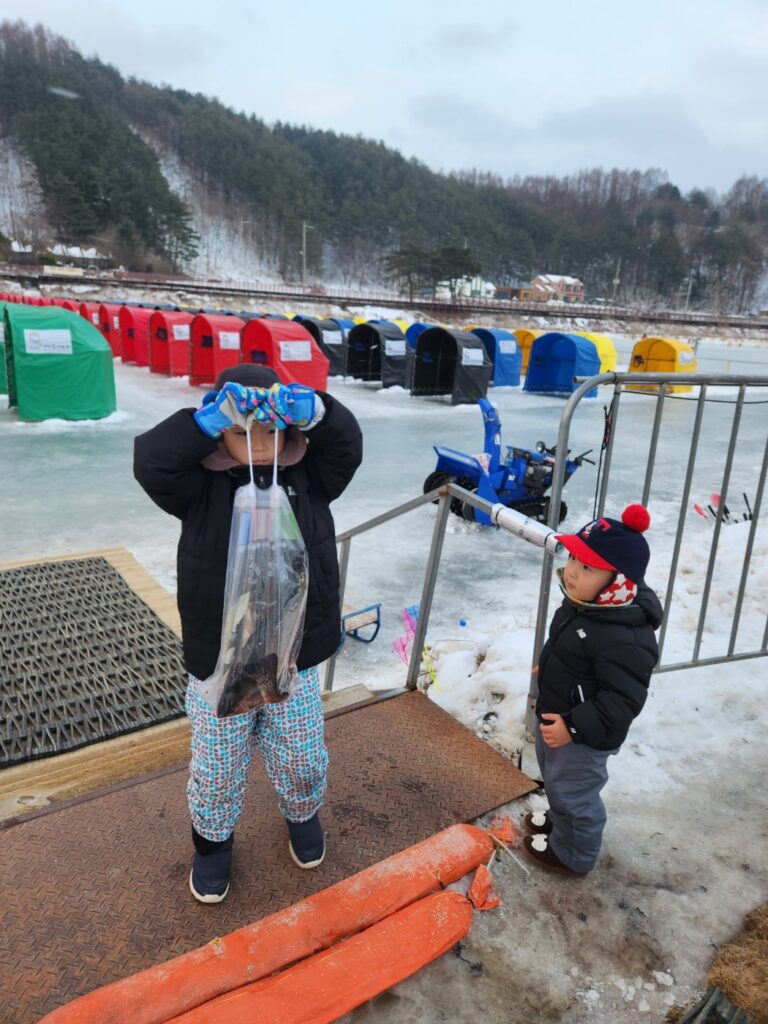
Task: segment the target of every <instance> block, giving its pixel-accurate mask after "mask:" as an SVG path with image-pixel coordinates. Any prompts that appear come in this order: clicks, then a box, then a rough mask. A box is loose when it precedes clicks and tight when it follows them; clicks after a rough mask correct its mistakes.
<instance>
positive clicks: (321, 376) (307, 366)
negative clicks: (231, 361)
mask: <svg viewBox="0 0 768 1024" xmlns="http://www.w3.org/2000/svg"><path fill="white" fill-rule="evenodd" d="M240 344H241V348H242V352H243V362H244V363H261V364H263V365H266V366H271V367H272V369H273V370H274V371H275V372H276V373H277V375H278V376H279V377H280V380H281V381H283V383H284V384H292V383H297V384H306V385H308V387H311V388H315V389H316V390H320V391H324V390H325V388H326V385H327V384H328V367H329V365H330V362H329V360H328V357H327V356H326V355H324V354H323V353H322V352H321V351H320V348H319V346H318V344H317V342H316V341H315V339H314V338H313V337H312V335H311V334H310V333H309V331H308V330H307V329H306V327H302V325H301V324H298V323H296V322H295V321H293V320H267V319H264V320H255V319H254V320H249V321H248V323H247V324H246V325H245V327H244V329H243V335H242V340H241V343H240Z"/></svg>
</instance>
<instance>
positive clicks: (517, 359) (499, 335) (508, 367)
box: [467, 327, 523, 388]
mask: <svg viewBox="0 0 768 1024" xmlns="http://www.w3.org/2000/svg"><path fill="white" fill-rule="evenodd" d="M467 331H468V332H469V333H470V334H476V335H477V337H478V338H479V339H480V341H482V343H483V344H484V345H485V351H486V352H487V353H488V358H489V359H490V360H491V366H492V370H491V384H493V385H494V386H495V387H497V388H501V387H512V388H516V387H518V386H519V384H520V367H521V365H522V362H523V354H522V352H521V351H520V346H519V344H518V343H517V338H516V337H515V336H514V334H511V333H510V332H509V331H505V330H504V328H503V327H472V328H469V327H468V328H467Z"/></svg>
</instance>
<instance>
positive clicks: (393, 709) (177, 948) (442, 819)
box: [0, 692, 536, 1024]
mask: <svg viewBox="0 0 768 1024" xmlns="http://www.w3.org/2000/svg"><path fill="white" fill-rule="evenodd" d="M326 739H327V743H328V748H329V753H330V778H329V790H328V797H327V801H326V806H325V808H324V809H323V811H322V817H323V821H324V824H325V827H326V832H327V836H328V855H327V857H326V860H325V862H324V863H323V865H322V866H321V867H320V868H318V869H317V870H316V871H302V870H301V869H299V868H297V867H295V866H294V864H293V863H292V861H291V860H290V858H289V856H288V836H287V831H286V827H285V823H284V821H283V820H282V818H281V816H280V813H279V811H278V809H277V804H276V799H275V795H274V792H273V790H272V788H271V786H270V784H269V782H268V781H267V778H266V775H265V774H264V771H263V769H262V768H261V765H260V764H257V763H255V764H254V768H253V770H252V773H251V779H250V786H249V792H248V797H247V799H246V805H245V810H244V812H243V815H242V818H241V819H240V822H239V823H238V826H237V829H236V833H235V855H234V868H233V876H232V888H231V890H230V894H229V895H228V897H227V899H226V900H225V901H224V903H222V904H220V905H218V906H202V905H201V904H199V903H197V902H196V901H195V900H194V899H193V898H192V896H191V894H190V892H189V889H188V887H187V879H188V876H189V870H190V864H191V855H192V844H191V837H190V826H189V817H188V812H187V806H186V797H185V785H186V768H185V767H181V768H177V769H173V770H170V771H166V772H164V773H160V774H156V775H154V776H151V777H148V778H145V779H143V780H136V781H135V782H134V783H132V784H124V785H122V786H120V787H116V788H114V789H113V790H110V791H108V792H103V793H102V794H100V795H91V797H89V798H81V799H80V800H79V801H75V802H73V803H71V804H69V805H59V807H58V808H57V809H52V810H50V811H42V812H35V814H33V815H31V816H29V818H27V819H25V820H23V821H20V822H17V823H15V824H13V823H6V828H5V829H4V830H3V829H2V826H0V845H1V846H2V852H3V857H2V861H3V870H2V874H1V875H0V906H1V907H2V919H3V927H2V929H0V964H2V965H3V970H2V972H0V1007H2V1011H0V1019H2V1020H6V1019H7V1020H9V1021H13V1024H33V1022H36V1021H38V1020H39V1019H40V1017H42V1016H43V1014H44V1013H46V1012H48V1011H50V1010H52V1009H54V1008H55V1007H57V1006H59V1005H61V1004H63V1003H66V1002H68V1001H69V1000H71V999H73V998H75V997H76V996H78V995H82V994H83V993H85V992H89V991H91V990H92V989H94V988H97V987H98V986H100V985H104V984H106V983H107V982H110V981H115V980H117V979H118V978H122V977H126V976H127V975H130V974H133V973H135V972H136V971H139V970H142V969H143V968H145V967H148V966H150V965H152V964H156V963H161V962H163V961H165V960H168V959H169V958H170V957H173V956H176V955H178V954H180V953H183V952H186V951H187V950H190V949H194V948H196V947H197V946H200V945H203V944H204V943H206V942H208V941H210V940H211V939H212V938H214V937H215V936H217V935H223V934H226V933H227V932H230V931H233V930H234V929H236V928H239V927H242V926H243V925H245V924H248V923H250V922H252V921H256V920H258V919H259V918H261V917H264V916H265V915H267V914H270V913H273V912H274V911H276V910H279V909H280V908H281V907H285V906H288V905H290V904H291V903H293V902H294V901H296V900H298V899H302V898H303V897H305V896H309V895H310V894H311V893H313V892H317V891H319V890H320V889H323V888H325V887H326V886H328V885H332V884H333V883H334V882H338V881H340V880H341V879H342V878H346V877H348V876H349V875H351V874H353V873H354V872H356V871H359V870H361V869H362V868H364V867H368V866H369V865H371V864H374V863H376V862H377V861H379V860H383V859H384V858H385V857H389V856H390V855H391V854H393V853H397V852H398V851H399V850H403V849H405V848H406V847H408V846H410V845H411V844H413V843H416V842H419V841H420V840H422V839H426V838H427V837H428V836H430V835H433V834H434V833H435V832H438V831H439V830H441V829H443V828H445V827H447V826H448V825H452V824H454V823H455V822H458V821H471V820H473V819H475V818H477V817H478V816H479V815H481V814H483V813H485V812H486V811H489V810H492V809H493V808H495V807H498V806H500V805H501V804H504V803H507V802H508V801H510V800H513V799H514V798H515V797H518V796H522V795H524V794H525V793H528V792H530V791H531V790H533V789H535V788H536V785H535V783H533V782H532V781H531V780H530V779H529V778H528V777H527V776H526V775H524V774H523V773H522V772H520V771H518V770H517V769H516V768H515V767H513V765H512V764H510V762H509V761H507V760H506V759H505V758H503V757H502V756H501V755H500V754H497V753H496V752H495V751H494V750H492V749H491V748H490V747H489V746H488V745H487V744H486V743H484V742H483V741H482V740H479V739H478V738H477V737H476V736H475V735H474V734H473V733H471V732H470V731H469V730H468V729H466V728H465V727H464V726H462V725H460V724H459V723H458V722H456V721H455V719H453V718H451V717H450V716H449V715H447V714H446V713H445V712H444V711H442V710H441V709H440V708H439V707H437V706H436V705H435V704H433V703H432V701H430V700H429V699H428V698H427V697H425V696H424V695H423V694H421V693H417V692H414V693H409V694H407V695H405V696H399V697H395V698H394V699H391V700H387V701H385V702H383V703H378V704H373V705H369V706H368V707H364V708H361V709H358V710H355V711H349V712H347V713H345V714H340V715H338V716H337V717H335V718H333V719H331V720H330V721H328V722H327V723H326ZM4 1015H5V1016H4Z"/></svg>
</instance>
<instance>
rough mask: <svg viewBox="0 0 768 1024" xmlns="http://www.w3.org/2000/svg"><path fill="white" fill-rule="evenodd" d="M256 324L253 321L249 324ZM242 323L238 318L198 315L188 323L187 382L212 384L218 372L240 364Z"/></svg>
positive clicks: (208, 314)
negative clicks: (189, 324)
mask: <svg viewBox="0 0 768 1024" xmlns="http://www.w3.org/2000/svg"><path fill="white" fill-rule="evenodd" d="M251 322H252V323H256V322H257V321H255V320H254V321H251ZM243 327H244V324H243V321H242V320H241V319H240V317H239V316H233V315H231V314H223V313H198V314H197V316H196V317H194V318H193V320H192V325H191V338H190V358H189V383H190V384H192V385H194V386H195V387H196V386H197V385H199V384H213V383H214V381H215V380H216V378H217V377H218V376H219V374H220V373H221V371H222V370H226V369H228V368H229V367H230V366H237V364H238V363H239V362H242V355H241V350H240V334H241V332H242V330H243Z"/></svg>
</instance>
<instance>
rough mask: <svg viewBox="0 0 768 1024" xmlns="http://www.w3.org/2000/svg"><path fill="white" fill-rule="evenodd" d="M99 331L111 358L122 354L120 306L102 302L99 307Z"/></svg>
mask: <svg viewBox="0 0 768 1024" xmlns="http://www.w3.org/2000/svg"><path fill="white" fill-rule="evenodd" d="M99 330H100V331H101V333H102V334H103V335H104V337H105V338H106V339H107V342H108V343H109V347H110V348H111V349H112V355H113V356H119V355H120V353H121V352H122V350H123V348H122V341H121V338H120V304H119V303H115V302H102V304H101V305H100V306H99Z"/></svg>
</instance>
